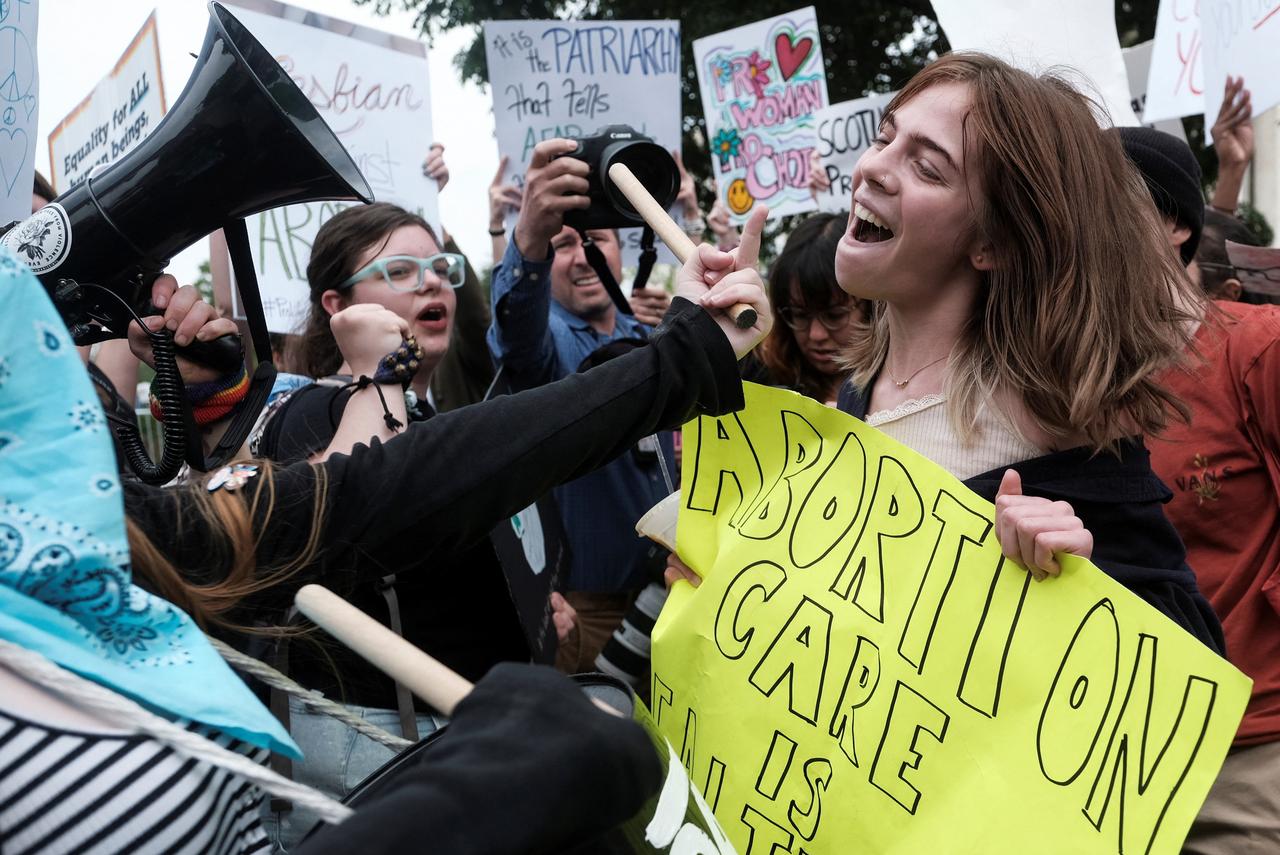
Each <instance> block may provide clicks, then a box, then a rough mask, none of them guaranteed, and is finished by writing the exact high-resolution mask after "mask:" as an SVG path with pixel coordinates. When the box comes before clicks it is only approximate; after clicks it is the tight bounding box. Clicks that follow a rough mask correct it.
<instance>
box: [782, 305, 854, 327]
mask: <svg viewBox="0 0 1280 855" xmlns="http://www.w3.org/2000/svg"><path fill="white" fill-rule="evenodd" d="M778 317H780V318H782V322H783V323H784V324H786V325H787V326H789V327H791V328H792V329H793V330H795V331H796V332H808V331H809V328H810V326H811V325H812V324H813V319H814V318H817V319H818V323H820V324H822V325H823V326H824V327H826V328H827V330H829V331H830V332H839V331H840V330H842V329H844V327H845V325H846V324H848V323H849V319H850V318H851V317H853V309H852V308H850V307H849V306H830V307H828V308H826V309H823V310H822V311H820V312H810V311H806V310H805V309H797V308H796V307H795V306H783V307H782V308H781V309H779V310H778Z"/></svg>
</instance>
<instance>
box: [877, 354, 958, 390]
mask: <svg viewBox="0 0 1280 855" xmlns="http://www.w3.org/2000/svg"><path fill="white" fill-rule="evenodd" d="M950 355H951V354H949V353H944V354H943V355H942V356H939V357H938V358H937V359H935V360H933V362H930V363H929V364H928V365H921V366H920V367H919V368H917V369H916V370H915V371H912V372H911V376H909V377H908V378H907V379H906V380H899V379H898V378H897V377H894V376H893V369H891V368H890V367H889V361H888V360H885V363H884V372H885V373H886V374H888V375H889V379H890V380H892V381H893V385H895V386H897V387H898V388H899V389H905V388H906V386H907V384H908V383H910V382H911V381H912V380H914V379H915V378H916V375H917V374H919V373H920V372H921V371H923V370H925V369H926V368H930V367H932V366H934V365H937V364H938V363H939V362H941V361H942V360H944V359H946V358H947V357H948V356H950Z"/></svg>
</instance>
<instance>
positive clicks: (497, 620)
mask: <svg viewBox="0 0 1280 855" xmlns="http://www.w3.org/2000/svg"><path fill="white" fill-rule="evenodd" d="M465 265H466V263H465V260H464V259H463V257H462V256H461V255H458V254H456V253H445V252H441V248H440V244H439V242H438V241H437V239H436V237H435V235H434V233H433V232H432V230H431V227H430V226H429V225H427V223H426V222H425V221H424V220H423V219H422V218H421V217H419V216H418V215H416V214H414V213H412V212H409V211H406V210H404V209H403V208H400V207H398V206H396V205H392V204H388V203H385V202H378V203H375V204H373V205H365V206H359V207H354V208H348V209H347V210H345V211H342V212H341V213H339V214H337V215H336V216H334V217H333V218H332V219H330V220H328V221H327V222H326V223H325V224H324V225H323V226H322V227H321V228H320V231H319V232H317V233H316V239H315V243H314V245H313V246H312V249H311V260H310V262H309V263H308V265H307V279H308V282H309V283H310V287H311V309H310V313H309V315H308V318H307V323H306V326H305V328H304V331H303V333H302V335H301V336H300V337H299V339H298V340H297V342H296V343H295V350H294V351H293V352H292V354H291V357H292V358H291V360H290V361H291V365H290V367H291V368H293V369H294V370H295V371H301V372H302V373H305V374H307V375H309V376H311V377H314V378H316V380H315V381H314V382H313V383H311V384H310V385H307V386H303V387H302V388H300V389H297V390H295V391H293V392H291V393H290V394H289V395H287V396H286V397H284V398H282V399H280V400H279V401H277V402H276V404H274V405H273V408H272V410H271V411H270V412H269V414H268V416H267V417H266V421H265V424H264V425H263V426H261V427H260V428H259V430H258V431H255V435H254V436H253V437H252V438H251V445H250V447H251V450H252V452H253V455H254V456H255V457H262V458H267V459H269V460H272V461H274V462H276V463H282V464H290V463H295V462H298V461H301V460H312V461H317V462H318V461H321V460H324V459H326V458H327V457H328V456H329V455H331V454H336V453H348V452H350V450H351V449H352V448H353V447H354V445H356V444H357V443H363V444H366V445H368V444H370V442H371V441H372V440H373V439H375V438H376V439H379V440H382V441H386V440H388V439H390V438H391V437H392V436H394V435H395V434H396V433H399V432H402V431H401V430H400V429H399V427H393V426H392V423H394V424H395V425H404V424H407V423H410V422H415V421H422V420H425V419H428V418H432V417H433V416H434V415H435V412H436V408H435V406H434V402H433V401H432V399H431V398H430V394H429V388H430V383H431V378H432V374H433V372H435V370H436V368H437V367H438V366H439V365H440V363H441V360H443V359H444V357H445V354H446V353H447V352H448V351H449V350H450V347H451V345H452V344H454V342H453V341H452V338H453V336H454V328H455V322H456V321H457V320H458V310H459V304H460V301H459V299H458V298H459V297H466V296H467V295H466V294H465V292H464V291H459V292H458V293H457V294H455V289H458V288H459V287H460V286H462V285H463V282H464V279H465ZM466 287H469V288H474V287H476V285H475V284H472V285H468V286H466ZM410 337H411V339H412V343H413V344H414V345H416V349H415V348H414V347H412V346H403V345H402V346H401V347H400V348H396V343H397V342H399V341H401V339H402V338H403V339H405V341H406V342H408V341H410ZM386 356H393V362H394V363H396V364H395V365H393V366H390V367H388V366H385V365H384V363H385V362H386V358H385V357H386ZM487 358H488V357H487V352H486V354H485V359H486V360H487ZM373 365H377V366H378V368H377V370H376V372H375V371H374V370H372V369H371V367H370V366H373ZM397 368H399V369H402V371H401V372H400V373H399V374H397V375H396V376H394V377H391V378H390V379H388V378H384V377H382V376H381V375H382V374H383V372H384V371H388V372H389V373H395V371H396V369H397ZM362 378H367V379H368V380H369V383H368V384H365V385H362ZM401 384H402V385H403V389H404V395H403V396H401V395H400V394H399V392H400V388H401ZM369 386H372V389H373V390H374V391H376V392H377V395H378V397H376V398H373V399H372V400H373V401H374V402H375V404H374V406H373V407H372V408H370V409H371V412H372V416H371V417H369V418H366V417H365V415H366V413H365V410H366V408H365V407H363V406H362V405H361V401H362V400H364V399H367V398H369V397H370V394H371V393H370V392H367V391H364V390H365V389H366V388H368V387H369ZM477 453H483V449H477ZM366 564H367V565H373V566H364V565H366ZM348 569H349V570H350V571H351V578H352V580H353V581H352V584H351V585H350V586H349V587H346V588H342V586H341V585H339V588H340V593H341V594H342V595H343V596H345V597H346V598H347V600H349V601H350V602H351V603H353V604H354V605H355V606H357V607H358V608H360V609H361V610H363V611H365V612H366V613H368V614H371V615H373V616H375V617H377V618H379V619H380V620H382V621H383V622H384V623H386V624H387V625H389V626H391V627H393V628H394V629H396V630H397V631H398V632H400V633H401V634H402V635H403V636H404V637H405V638H407V639H408V640H409V641H410V642H412V643H413V644H415V645H416V646H418V647H420V648H422V649H424V650H426V651H428V652H429V653H431V654H432V655H433V656H435V657H437V658H438V659H440V660H442V661H444V662H445V663H446V664H448V665H449V666H450V667H451V668H453V669H454V670H455V671H458V672H459V673H461V674H463V675H465V676H467V677H468V678H469V679H472V680H476V679H479V677H481V676H482V675H483V674H484V673H486V672H487V671H488V670H489V668H490V667H491V666H493V665H495V664H496V663H498V662H503V661H518V662H528V661H529V659H530V655H531V654H530V650H529V645H528V642H527V641H526V640H525V635H524V632H523V630H522V629H521V625H520V623H519V621H518V619H517V617H516V612H515V609H514V607H513V606H512V603H511V598H510V595H509V593H508V590H507V586H506V581H505V577H504V576H503V573H502V570H501V567H500V565H499V564H498V560H497V556H496V553H495V551H494V547H493V546H492V544H491V543H490V542H489V540H488V539H484V540H482V541H481V542H479V543H478V544H476V545H474V546H471V547H467V548H465V549H462V550H460V551H458V552H457V553H456V554H454V555H450V556H449V557H448V558H447V559H441V558H439V557H437V558H435V559H433V560H430V561H428V560H426V559H425V558H424V559H423V560H422V561H419V562H410V563H407V564H404V565H400V566H394V567H391V566H379V565H376V564H375V562H373V561H372V560H371V559H365V558H364V557H363V555H362V553H360V552H359V551H357V557H356V563H355V566H351V567H349V568H348ZM379 576H380V577H382V578H381V580H380V581H379V582H378V583H376V584H375V583H372V582H369V581H367V580H369V579H370V578H378V577H379ZM356 579H363V580H366V581H362V582H356V581H354V580H356ZM287 658H288V665H289V668H288V670H289V673H290V676H291V677H293V678H294V679H296V680H297V681H298V682H300V683H302V684H303V685H305V686H307V687H308V688H312V689H318V690H319V691H321V692H323V693H324V694H325V695H326V696H328V697H330V698H334V699H337V700H340V701H343V702H345V703H346V704H347V705H348V706H349V707H351V708H352V710H353V711H354V712H356V713H357V714H358V715H361V716H362V717H364V718H366V719H367V720H370V721H372V722H373V723H375V724H377V725H379V726H381V727H383V728H385V729H387V730H390V731H391V732H393V733H396V734H398V735H404V736H407V737H409V738H410V739H415V740H416V739H418V738H421V737H425V736H426V735H427V734H429V733H430V732H431V731H433V730H434V729H435V728H436V726H437V725H438V724H439V723H440V719H439V718H438V717H437V716H436V715H435V714H434V711H432V710H430V709H428V708H427V707H425V706H424V705H423V704H421V703H420V702H415V701H413V700H412V699H411V698H410V697H409V696H408V695H407V693H401V692H398V691H397V687H396V685H395V684H394V683H393V682H392V681H391V680H389V679H387V678H385V677H383V676H382V675H381V674H379V673H377V672H376V671H375V670H373V669H372V668H371V667H370V666H368V665H366V664H365V663H364V662H362V661H360V660H359V658H358V657H356V656H355V655H354V654H352V653H350V652H349V651H347V650H345V649H344V648H340V647H331V648H329V649H327V650H325V651H323V652H321V651H318V650H316V649H315V646H314V645H312V644H309V643H305V642H304V643H297V642H294V643H292V644H290V645H289V652H288V657H287ZM289 719H290V721H289V729H290V732H291V733H292V734H293V736H294V739H295V740H296V741H297V742H298V743H299V745H300V746H301V747H302V749H303V752H304V753H305V755H306V758H307V759H306V761H305V762H304V763H299V764H295V767H294V775H295V777H296V778H297V779H298V780H300V781H303V782H305V783H308V784H310V785H312V786H314V787H317V788H319V789H321V790H324V791H326V792H328V793H331V794H333V795H335V796H341V795H344V794H345V793H346V792H347V791H348V790H349V789H350V788H351V787H353V786H354V785H355V784H356V783H358V782H359V781H360V780H361V779H363V778H364V777H365V776H367V775H368V774H370V773H371V772H373V771H374V770H375V769H377V768H378V767H379V766H381V765H382V764H383V763H384V762H386V761H387V760H389V759H390V758H391V757H392V755H393V752H392V751H391V750H390V749H388V748H386V747H384V746H382V745H379V744H378V743H376V742H373V741H372V740H370V739H368V738H367V737H365V736H362V735H360V734H357V733H356V732H355V731H352V730H350V729H349V728H348V727H347V726H346V725H344V724H341V723H339V722H337V721H335V720H333V719H330V718H328V717H327V716H324V715H319V714H315V713H310V712H308V711H307V710H306V709H305V708H303V707H302V706H301V705H300V704H297V703H294V704H292V706H291V708H290V714H289ZM313 821H314V819H313V817H311V816H309V815H308V814H306V812H305V811H301V810H291V811H288V812H284V811H281V812H278V813H277V814H275V815H272V816H268V817H267V823H266V825H267V830H268V833H269V834H270V835H271V837H272V838H273V840H274V842H276V843H279V844H281V845H282V846H283V847H284V848H289V847H290V846H292V845H293V844H294V843H296V841H297V839H298V836H299V834H300V833H301V832H303V831H305V830H306V829H308V828H310V827H311V825H312V823H313Z"/></svg>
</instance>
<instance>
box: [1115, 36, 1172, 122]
mask: <svg viewBox="0 0 1280 855" xmlns="http://www.w3.org/2000/svg"><path fill="white" fill-rule="evenodd" d="M1154 47H1155V40H1154V39H1152V40H1151V41H1146V42H1143V43H1142V44H1140V45H1134V46H1133V47H1130V48H1125V49H1124V67H1125V70H1126V71H1127V72H1128V74H1129V92H1130V94H1132V95H1133V101H1132V103H1133V112H1135V113H1137V114H1138V115H1139V116H1142V115H1144V113H1145V112H1146V103H1147V79H1148V77H1149V76H1150V75H1149V71H1150V68H1151V52H1152V49H1153V48H1154ZM1143 124H1145V125H1146V126H1147V127H1148V128H1155V129H1156V130H1157V131H1164V132H1165V133H1166V134H1172V135H1173V136H1175V137H1177V138H1178V139H1180V140H1182V141H1183V142H1186V141H1187V133H1186V131H1185V130H1184V129H1183V127H1182V120H1181V119H1162V120H1161V121H1159V122H1145V121H1144V122H1143Z"/></svg>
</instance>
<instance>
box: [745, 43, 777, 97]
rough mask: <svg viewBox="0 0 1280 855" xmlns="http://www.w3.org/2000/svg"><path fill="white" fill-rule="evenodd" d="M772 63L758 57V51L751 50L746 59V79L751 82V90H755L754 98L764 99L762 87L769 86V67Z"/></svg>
mask: <svg viewBox="0 0 1280 855" xmlns="http://www.w3.org/2000/svg"><path fill="white" fill-rule="evenodd" d="M771 65H773V63H772V62H770V61H769V60H767V59H765V58H764V57H762V56H761V55H760V51H758V50H753V51H752V52H751V56H749V57H747V79H748V80H750V81H751V88H752V89H754V90H756V97H757V98H763V97H764V87H765V86H767V85H768V84H769V67H770V66H771Z"/></svg>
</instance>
